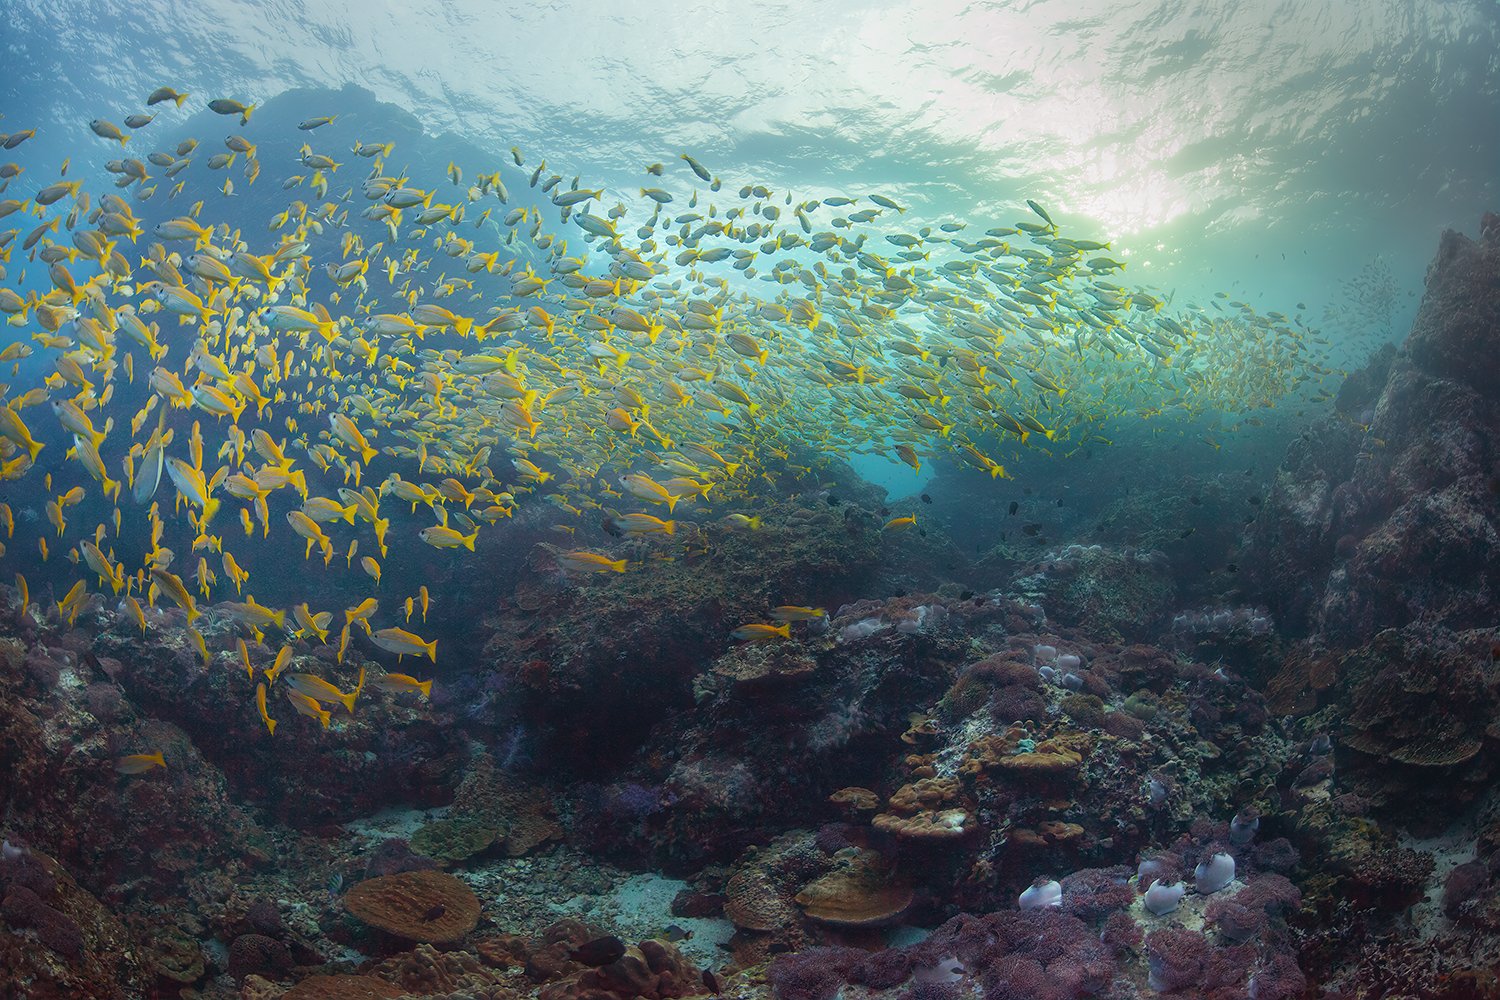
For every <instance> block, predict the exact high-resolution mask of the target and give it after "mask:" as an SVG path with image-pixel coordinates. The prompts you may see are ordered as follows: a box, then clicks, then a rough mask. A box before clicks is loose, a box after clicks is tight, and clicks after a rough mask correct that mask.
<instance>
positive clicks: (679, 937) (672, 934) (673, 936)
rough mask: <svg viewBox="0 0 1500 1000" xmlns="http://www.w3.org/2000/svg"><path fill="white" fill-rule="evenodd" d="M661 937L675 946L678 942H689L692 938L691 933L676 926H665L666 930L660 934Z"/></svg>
mask: <svg viewBox="0 0 1500 1000" xmlns="http://www.w3.org/2000/svg"><path fill="white" fill-rule="evenodd" d="M661 936H662V937H663V938H665V939H666V940H668V941H671V942H672V943H674V944H675V943H677V942H678V941H689V940H691V939H692V937H693V932H692V931H690V930H685V929H684V928H681V927H678V926H677V925H676V924H668V925H667V926H666V929H665V930H663V931H662V932H661Z"/></svg>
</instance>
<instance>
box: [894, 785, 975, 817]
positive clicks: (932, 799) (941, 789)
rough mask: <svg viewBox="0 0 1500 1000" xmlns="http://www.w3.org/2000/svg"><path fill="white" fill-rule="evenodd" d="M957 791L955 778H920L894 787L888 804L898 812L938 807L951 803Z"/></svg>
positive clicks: (912, 811) (913, 811)
mask: <svg viewBox="0 0 1500 1000" xmlns="http://www.w3.org/2000/svg"><path fill="white" fill-rule="evenodd" d="M958 792H959V783H958V779H957V778H922V779H920V780H918V781H914V782H912V783H911V784H909V785H902V786H901V787H900V788H898V789H896V793H895V794H894V795H892V796H891V799H890V806H891V808H892V809H894V810H895V811H896V812H900V813H915V812H920V811H922V810H923V809H938V808H941V807H942V806H946V805H950V804H951V803H953V801H954V800H955V799H957V798H958Z"/></svg>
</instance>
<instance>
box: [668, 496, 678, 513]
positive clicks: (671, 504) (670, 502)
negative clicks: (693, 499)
mask: <svg viewBox="0 0 1500 1000" xmlns="http://www.w3.org/2000/svg"><path fill="white" fill-rule="evenodd" d="M677 500H678V498H677V497H674V496H672V495H671V494H670V493H669V494H667V512H668V513H671V512H672V509H673V508H674V507H676V506H677Z"/></svg>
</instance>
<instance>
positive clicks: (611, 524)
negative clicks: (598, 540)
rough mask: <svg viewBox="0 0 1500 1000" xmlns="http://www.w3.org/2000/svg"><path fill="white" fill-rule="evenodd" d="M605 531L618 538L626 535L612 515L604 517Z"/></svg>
mask: <svg viewBox="0 0 1500 1000" xmlns="http://www.w3.org/2000/svg"><path fill="white" fill-rule="evenodd" d="M604 533H605V534H607V535H613V536H614V537H616V538H622V537H624V535H625V532H624V531H623V530H622V529H621V528H620V526H619V524H617V523H615V519H614V518H612V517H606V518H605V519H604Z"/></svg>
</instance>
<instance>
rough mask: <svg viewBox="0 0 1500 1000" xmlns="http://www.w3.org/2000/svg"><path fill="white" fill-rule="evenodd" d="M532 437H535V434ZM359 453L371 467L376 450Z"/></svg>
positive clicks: (365, 450)
mask: <svg viewBox="0 0 1500 1000" xmlns="http://www.w3.org/2000/svg"><path fill="white" fill-rule="evenodd" d="M532 436H533V437H535V434H533V435H532ZM359 453H360V456H361V457H362V458H363V459H364V463H365V464H366V465H369V464H370V459H372V458H374V457H375V449H374V448H371V447H370V446H368V445H366V446H365V447H363V448H361V449H360V452H359Z"/></svg>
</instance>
